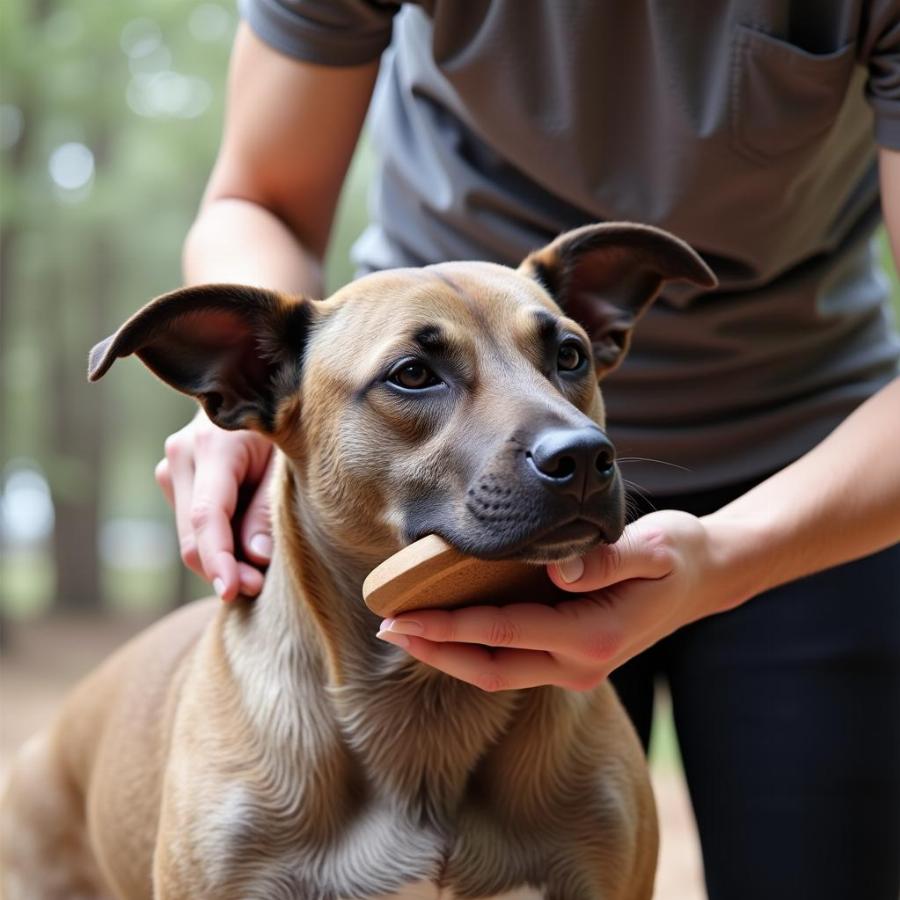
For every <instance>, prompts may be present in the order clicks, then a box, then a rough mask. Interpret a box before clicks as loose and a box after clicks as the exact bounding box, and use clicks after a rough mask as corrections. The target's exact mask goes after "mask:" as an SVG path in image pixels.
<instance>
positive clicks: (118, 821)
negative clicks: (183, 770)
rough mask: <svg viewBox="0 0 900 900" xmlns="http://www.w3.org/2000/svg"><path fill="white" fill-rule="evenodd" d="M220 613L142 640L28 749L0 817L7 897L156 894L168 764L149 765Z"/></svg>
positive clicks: (211, 608)
mask: <svg viewBox="0 0 900 900" xmlns="http://www.w3.org/2000/svg"><path fill="white" fill-rule="evenodd" d="M218 606H219V604H218V601H216V600H207V601H201V602H199V603H193V604H190V605H189V606H187V607H184V608H183V609H179V610H177V611H176V612H174V613H172V614H171V615H169V616H166V618H164V619H163V620H161V621H160V622H158V623H157V624H156V625H154V626H153V627H152V628H150V629H149V630H147V631H145V632H142V633H141V634H140V635H138V636H137V637H136V638H134V639H133V640H132V641H130V642H129V643H128V644H126V645H125V646H124V647H122V648H121V649H120V650H119V651H118V652H117V653H115V654H114V655H113V656H112V657H110V658H109V659H108V660H107V661H106V662H105V663H103V665H101V666H100V667H99V668H98V669H96V670H95V671H93V672H92V673H91V674H90V675H88V676H87V677H86V678H85V679H84V680H83V681H82V682H81V683H80V684H79V685H78V687H77V688H76V689H75V690H74V691H73V692H72V694H71V695H70V696H69V698H68V700H67V702H66V704H65V706H64V707H63V709H62V710H61V712H60V714H59V716H58V717H57V719H56V720H55V722H54V723H53V724H52V725H51V726H50V727H49V728H48V729H46V730H45V731H43V732H42V733H40V734H38V735H36V736H35V737H34V738H32V739H31V740H30V741H29V742H28V743H27V744H26V745H25V747H23V749H22V751H21V752H20V753H19V755H18V757H17V758H16V760H15V762H14V764H13V768H12V772H11V774H10V779H9V783H8V785H7V788H6V792H5V793H6V797H5V798H4V801H3V804H2V818H0V863H2V869H3V871H4V876H3V878H4V888H5V891H6V893H4V898H5V900H26V898H34V897H41V898H45V900H56V898H58V900H72V898H73V897H79V898H81V897H83V898H101V897H104V898H105V897H107V896H109V895H108V894H105V893H103V892H102V891H101V889H100V888H99V885H101V884H107V883H108V884H109V885H110V887H111V888H113V891H112V893H113V894H114V895H120V894H121V895H124V896H128V897H139V896H147V897H150V896H151V894H152V887H151V869H152V860H153V850H154V845H155V841H156V833H157V826H158V820H159V806H160V798H161V789H162V773H163V772H164V766H163V765H162V764H160V765H147V760H148V757H156V758H157V759H158V760H160V761H161V760H163V759H164V757H165V755H166V753H167V748H168V741H169V734H170V728H171V722H172V718H173V713H174V709H175V697H176V696H177V688H178V684H179V682H180V681H181V678H182V676H183V673H184V671H185V668H186V664H187V663H188V661H189V660H190V657H191V655H192V651H193V649H194V647H195V646H196V644H197V641H198V639H199V637H200V635H201V634H202V633H203V631H204V629H205V627H206V626H207V625H208V624H209V623H210V622H211V620H212V619H213V616H214V615H215V613H216V610H217V608H218ZM110 772H112V773H114V775H115V777H110V776H109V773H110ZM88 823H90V826H89V824H88ZM109 860H115V868H114V870H113V869H112V868H111V867H110V865H109V864H108V862H107V861H109ZM98 865H99V868H100V872H98ZM101 872H102V874H101ZM20 873H21V874H20ZM37 873H40V875H39V876H38V877H40V878H42V879H44V881H43V883H41V884H36V883H35V877H36V875H37Z"/></svg>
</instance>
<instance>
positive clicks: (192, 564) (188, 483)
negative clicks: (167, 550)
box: [166, 434, 205, 578]
mask: <svg viewBox="0 0 900 900" xmlns="http://www.w3.org/2000/svg"><path fill="white" fill-rule="evenodd" d="M166 461H167V462H168V469H169V477H170V479H171V484H172V501H171V502H172V506H173V507H174V508H175V530H176V532H177V534H178V548H179V552H180V553H181V560H182V562H183V563H184V564H185V565H186V566H187V567H188V568H189V569H190V570H191V571H192V572H196V573H197V575H199V576H200V577H201V578H203V577H205V575H204V572H203V566H202V565H201V563H200V554H199V553H198V551H197V538H196V535H195V534H194V528H193V526H192V525H191V499H192V497H193V493H194V487H193V486H194V462H193V459H192V454H191V450H190V447H189V446H188V445H187V444H186V443H185V442H184V441H183V440H182V439H181V436H180V434H174V435H172V436H171V437H170V438H169V439H168V440H167V441H166Z"/></svg>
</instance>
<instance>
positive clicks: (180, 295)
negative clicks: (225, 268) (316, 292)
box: [88, 284, 314, 433]
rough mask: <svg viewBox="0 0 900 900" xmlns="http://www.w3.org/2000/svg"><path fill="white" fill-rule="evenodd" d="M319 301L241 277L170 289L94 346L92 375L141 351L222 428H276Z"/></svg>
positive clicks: (295, 384)
mask: <svg viewBox="0 0 900 900" xmlns="http://www.w3.org/2000/svg"><path fill="white" fill-rule="evenodd" d="M313 305H314V304H313V302H312V301H309V300H302V299H299V298H292V297H288V296H285V295H282V294H277V293H275V292H274V291H266V290H262V289H259V288H252V287H245V286H243V285H234V284H208V285H201V286H199V287H189V288H183V289H182V290H178V291H173V292H172V293H170V294H164V295H163V296H162V297H157V298H156V299H155V300H152V301H151V302H150V303H148V304H147V305H146V306H145V307H144V308H143V309H141V310H139V311H138V312H137V313H135V314H134V315H133V316H132V317H131V318H130V319H129V320H128V321H127V322H125V324H124V325H122V327H121V328H120V329H119V330H118V331H117V332H116V333H115V334H113V335H111V336H110V337H108V338H106V340H104V341H101V342H100V343H99V344H97V346H96V347H94V349H93V350H91V354H90V358H89V361H88V378H89V379H90V380H91V381H97V380H98V379H99V378H102V377H103V375H104V374H105V373H106V371H107V370H108V369H109V367H110V366H111V365H112V364H113V363H114V362H115V361H116V359H118V358H120V357H123V356H130V355H131V354H132V353H136V354H137V355H138V357H139V358H140V359H141V360H142V361H143V363H144V364H145V365H146V366H147V367H148V368H149V369H151V370H152V371H153V372H154V373H156V374H157V375H158V376H159V377H160V378H161V379H162V380H163V381H165V382H166V383H167V384H170V385H171V386H172V387H174V388H175V389H176V390H179V391H181V392H182V393H184V394H188V395H190V396H192V397H194V398H195V399H197V400H198V401H199V402H200V404H201V405H202V406H203V407H204V409H205V410H206V413H207V415H208V416H209V418H210V419H211V420H212V421H213V422H215V423H216V424H217V425H219V426H220V427H222V428H226V429H229V430H235V429H239V428H253V429H255V430H257V431H262V432H266V433H271V432H273V431H274V429H275V413H276V409H277V406H278V402H279V401H280V400H281V399H282V398H283V397H285V396H287V394H288V393H290V392H291V391H294V390H296V389H297V387H298V386H299V384H300V369H301V363H302V357H303V350H304V347H305V344H306V338H307V333H308V331H309V326H310V323H311V320H312V318H313V309H312V307H313Z"/></svg>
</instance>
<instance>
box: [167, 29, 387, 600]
mask: <svg viewBox="0 0 900 900" xmlns="http://www.w3.org/2000/svg"><path fill="white" fill-rule="evenodd" d="M377 70H378V63H377V61H376V62H371V63H366V64H365V65H361V66H352V67H328V66H319V65H313V64H310V63H303V62H298V61H296V60H293V59H290V58H288V57H286V56H282V55H281V54H279V53H276V52H275V51H274V50H272V49H271V48H270V47H268V46H267V45H266V44H264V43H263V42H262V41H260V40H259V39H258V38H257V37H255V36H254V34H253V33H252V32H251V31H250V29H249V28H248V27H247V26H246V25H245V24H242V25H241V26H240V27H239V29H238V34H237V37H236V39H235V44H234V51H233V54H232V62H231V71H230V76H229V85H228V100H227V112H226V120H225V130H224V134H223V138H222V144H221V147H220V150H219V156H218V159H217V161H216V164H215V168H214V169H213V173H212V176H211V178H210V181H209V185H208V187H207V190H206V193H205V195H204V198H203V203H202V206H201V209H200V212H199V214H198V216H197V219H196V221H195V223H194V225H193V227H192V228H191V230H190V233H189V234H188V237H187V239H186V241H185V245H184V273H185V279H186V282H187V283H188V284H198V283H201V282H240V283H245V284H254V285H259V286H261V287H267V288H273V289H276V290H281V291H285V292H288V293H294V294H307V295H311V296H317V295H320V293H321V273H320V270H321V262H322V257H323V256H324V253H325V248H326V245H327V242H328V236H329V232H330V230H331V225H332V220H333V218H334V212H335V208H336V206H337V200H338V197H339V194H340V190H341V185H342V183H343V180H344V176H345V174H346V171H347V167H348V165H349V162H350V159H351V156H352V154H353V149H354V147H355V146H356V142H357V139H358V137H359V133H360V130H361V128H362V123H363V120H364V118H365V114H366V110H367V109H368V105H369V99H370V97H371V94H372V88H373V86H374V83H375V76H376V74H377ZM270 457H271V445H270V444H269V442H268V441H266V440H265V438H263V437H261V436H260V435H257V434H254V433H252V432H228V431H222V430H221V429H219V428H217V427H216V426H214V425H212V423H210V422H209V420H208V419H207V418H206V416H205V414H204V413H203V412H200V413H198V414H197V416H196V417H195V418H194V419H193V421H191V422H190V423H189V424H188V425H186V426H185V427H184V428H182V429H181V430H180V431H178V432H177V433H176V434H174V435H172V436H171V437H169V438H168V440H167V441H166V456H165V459H163V460H162V461H161V462H160V464H159V465H158V466H157V468H156V478H157V481H158V482H159V484H160V486H161V487H162V489H163V492H164V493H165V495H166V497H167V499H168V500H169V502H170V503H171V504H172V506H173V507H174V509H175V518H176V524H177V528H178V539H179V544H180V546H181V556H182V559H183V560H184V562H185V563H186V564H187V565H188V566H189V567H190V568H191V569H193V570H194V571H195V572H197V573H198V574H199V575H201V576H203V577H204V578H206V579H207V580H208V581H211V582H212V583H213V584H214V587H215V590H216V592H217V593H218V594H219V595H220V596H221V597H222V598H223V599H226V600H230V599H233V598H234V597H235V596H237V594H238V592H239V591H240V592H241V593H244V594H250V595H252V594H256V593H258V592H259V590H260V588H261V587H262V581H263V576H262V573H261V572H260V571H259V570H258V569H257V568H255V567H254V566H252V565H249V564H247V563H245V562H239V561H238V559H237V557H236V553H235V547H234V538H233V536H232V523H231V518H232V516H233V515H234V512H235V509H236V507H237V502H238V493H239V489H240V488H241V487H247V486H250V487H252V488H255V494H254V497H253V499H252V500H251V502H250V505H249V506H248V508H247V510H246V512H245V514H244V517H243V520H242V522H241V525H240V540H241V543H242V545H243V550H244V554H245V555H246V556H247V557H248V558H249V559H252V560H253V561H255V562H256V563H258V564H261V565H262V564H265V563H266V562H267V561H268V557H269V554H270V553H271V538H270V534H271V526H270V523H269V515H268V510H267V507H266V491H265V490H261V489H260V487H261V485H262V484H263V482H264V479H265V475H266V472H267V468H268V465H269V461H270Z"/></svg>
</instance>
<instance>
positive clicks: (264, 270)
mask: <svg viewBox="0 0 900 900" xmlns="http://www.w3.org/2000/svg"><path fill="white" fill-rule="evenodd" d="M183 266H184V277H185V282H186V283H187V284H201V283H203V282H235V283H238V284H250V285H255V286H257V287H265V288H270V289H273V290H279V291H284V292H286V293H290V294H304V295H306V296H310V297H320V296H321V295H322V273H321V264H320V261H319V260H317V259H316V258H315V257H314V256H313V255H312V254H311V253H310V252H309V251H307V250H306V249H305V248H304V247H303V246H302V245H301V244H300V242H299V241H298V240H297V238H296V237H295V235H294V234H293V232H292V231H291V230H290V229H289V228H288V226H287V225H286V224H285V223H284V222H282V221H281V219H279V218H278V217H277V216H276V215H274V214H273V213H272V212H270V211H269V210H267V209H265V208H264V207H262V206H260V205H258V204H255V203H251V202H250V201H247V200H239V199H233V198H221V199H216V200H211V201H209V202H208V203H206V204H205V205H204V207H203V208H202V209H201V211H200V213H199V215H198V216H197V220H196V221H195V222H194V225H193V226H192V228H191V230H190V232H189V233H188V236H187V238H186V239H185V243H184V255H183Z"/></svg>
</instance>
